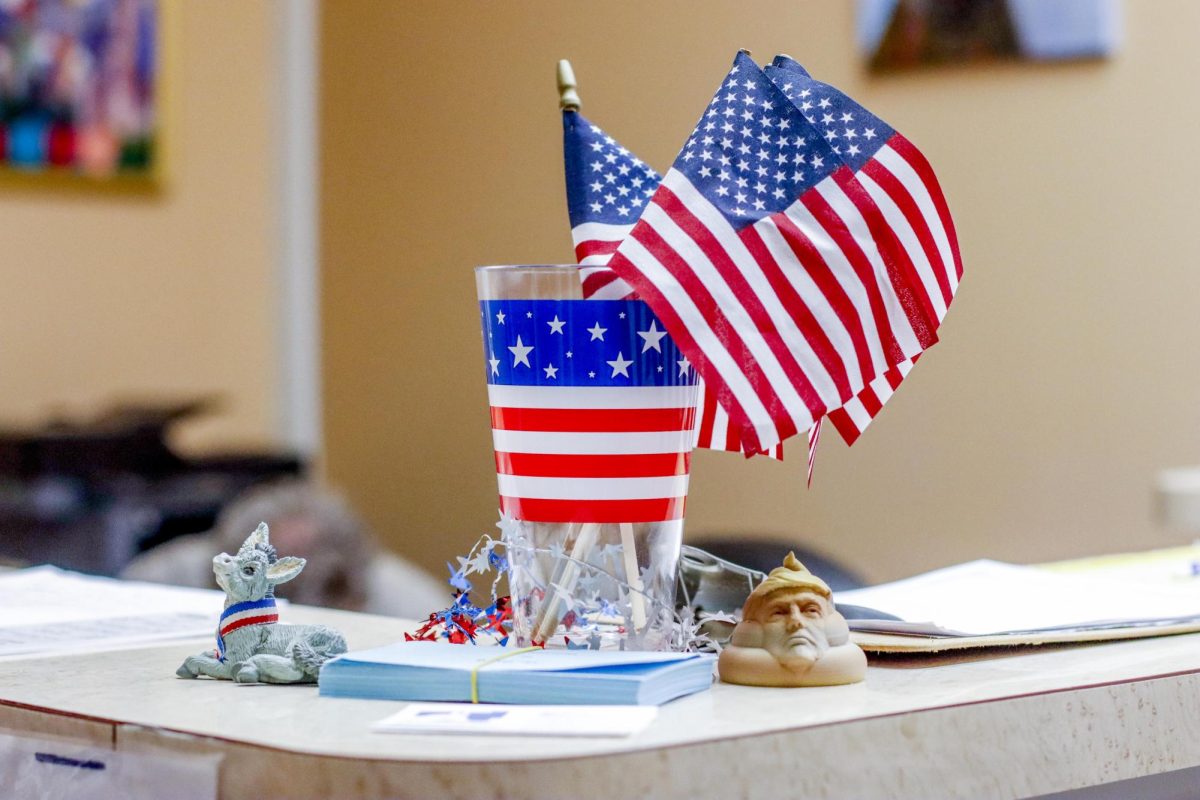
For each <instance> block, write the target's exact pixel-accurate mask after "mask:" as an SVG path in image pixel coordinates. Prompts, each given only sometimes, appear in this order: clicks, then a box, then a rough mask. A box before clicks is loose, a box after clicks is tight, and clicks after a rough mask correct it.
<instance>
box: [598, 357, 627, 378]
mask: <svg viewBox="0 0 1200 800" xmlns="http://www.w3.org/2000/svg"><path fill="white" fill-rule="evenodd" d="M604 363H606V364H608V365H609V366H610V367H612V375H610V376H609V377H611V378H615V377H617V376H618V375H624V376H625V377H626V378H628V377H629V365H630V364H632V363H633V362H632V361H627V360H625V355H624V354H623V353H617V357H616V359H615V360H613V361H606V362H604Z"/></svg>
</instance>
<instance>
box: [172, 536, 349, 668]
mask: <svg viewBox="0 0 1200 800" xmlns="http://www.w3.org/2000/svg"><path fill="white" fill-rule="evenodd" d="M269 535H270V531H269V530H268V529H267V523H265V522H264V523H262V524H260V525H259V526H258V528H257V529H256V530H255V531H254V533H252V534H250V536H249V537H248V538H247V539H246V541H245V542H244V543H243V544H242V547H241V549H240V550H238V554H237V555H236V556H231V555H229V554H227V553H221V555H219V556H216V557H215V558H213V572H214V573H215V574H216V577H217V584H218V585H219V586H220V587H221V588H222V589H224V590H225V595H226V597H225V610H224V611H223V612H222V613H221V621H220V622H219V623H218V625H217V649H216V650H215V651H212V652H204V653H200V654H199V655H194V656H188V657H187V659H186V660H185V661H184V662H183V665H182V666H180V667H179V669H177V670H176V671H175V674H176V675H178V676H179V677H181V678H196V677H199V676H200V675H207V676H209V677H210V678H222V679H224V680H230V679H232V680H235V681H237V682H238V683H313V682H314V681H316V680H317V676H318V674H319V673H320V671H321V665H322V664H324V663H325V662H326V661H328V660H329V659H330V658H333V657H334V656H336V655H339V654H341V653H344V652H346V640H345V639H343V638H342V635H341V634H340V633H338V632H337V631H335V630H333V629H332V628H326V627H325V626H324V625H280V624H279V614H278V613H277V612H276V610H275V586H276V585H278V584H280V583H283V582H285V581H290V580H291V579H292V578H294V577H296V576H297V575H299V574H300V570H302V569H304V559H303V558H295V557H293V556H286V557H284V558H279V557H278V556H277V555H276V554H275V548H274V547H272V546H271V543H270V541H268V536H269Z"/></svg>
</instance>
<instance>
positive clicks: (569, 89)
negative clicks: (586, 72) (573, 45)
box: [558, 58, 583, 111]
mask: <svg viewBox="0 0 1200 800" xmlns="http://www.w3.org/2000/svg"><path fill="white" fill-rule="evenodd" d="M582 105H583V101H582V100H580V99H579V92H577V91H576V89H575V70H573V69H571V62H570V61H567V60H566V59H565V58H564V59H562V60H561V61H559V62H558V107H559V108H561V109H562V110H563V111H578V110H579V108H580V107H581V106H582Z"/></svg>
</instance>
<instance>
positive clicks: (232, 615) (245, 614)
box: [217, 597, 279, 661]
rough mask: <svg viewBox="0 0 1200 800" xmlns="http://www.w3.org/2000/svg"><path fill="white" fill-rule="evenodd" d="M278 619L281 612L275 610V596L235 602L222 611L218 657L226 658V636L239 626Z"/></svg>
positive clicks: (260, 623)
mask: <svg viewBox="0 0 1200 800" xmlns="http://www.w3.org/2000/svg"><path fill="white" fill-rule="evenodd" d="M278 621H279V612H278V611H276V610H275V598H274V597H264V598H263V599H262V600H246V601H245V602H242V603H234V604H233V605H231V606H230V607H229V608H227V609H225V610H224V611H223V612H221V621H220V622H219V623H218V624H217V659H218V660H219V661H224V660H225V637H226V636H228V635H229V634H231V633H233V632H234V631H236V630H238V629H239V628H247V627H249V626H251V625H272V624H274V623H276V622H278Z"/></svg>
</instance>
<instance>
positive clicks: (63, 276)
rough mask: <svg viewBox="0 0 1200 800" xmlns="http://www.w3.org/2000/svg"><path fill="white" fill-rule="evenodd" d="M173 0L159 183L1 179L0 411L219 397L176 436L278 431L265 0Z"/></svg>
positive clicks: (17, 413) (255, 438) (197, 438)
mask: <svg viewBox="0 0 1200 800" xmlns="http://www.w3.org/2000/svg"><path fill="white" fill-rule="evenodd" d="M173 7H174V9H175V10H176V12H177V13H178V16H177V17H176V18H175V19H174V20H173V21H174V23H175V24H174V25H173V26H172V27H173V31H172V32H170V33H169V34H168V53H167V56H168V59H170V67H172V68H173V72H172V74H170V75H169V76H168V92H169V94H170V98H169V101H168V112H169V117H168V123H169V125H170V128H169V130H168V133H167V136H168V139H169V146H170V149H171V155H172V158H173V160H172V163H171V164H170V166H169V168H168V175H167V178H166V184H165V186H164V188H163V190H162V191H161V192H159V193H157V194H153V195H148V196H127V195H113V194H104V193H96V192H88V191H86V190H83V191H37V190H30V189H16V188H12V187H0V421H5V422H7V421H11V420H25V421H33V420H37V419H39V418H40V417H41V416H42V415H43V414H44V413H45V412H46V411H47V410H48V409H51V408H61V409H65V410H69V411H73V412H79V413H87V412H90V411H92V410H94V409H95V408H96V407H97V405H99V404H100V403H102V402H104V401H105V400H107V399H109V398H112V397H124V396H130V395H134V396H154V397H158V396H185V395H191V394H194V393H204V394H209V393H215V394H218V395H221V396H222V397H224V399H225V401H226V403H225V409H224V411H223V412H222V413H221V414H219V415H217V416H214V417H212V418H210V419H207V420H205V421H202V422H198V423H196V424H193V425H190V426H189V427H188V428H187V429H186V430H185V432H184V436H183V437H182V438H183V439H184V442H185V444H190V445H192V446H198V447H212V446H216V445H218V444H223V443H230V442H232V443H245V442H259V441H269V440H272V439H274V438H275V434H276V425H277V414H278V411H277V408H278V400H277V397H276V396H275V393H276V385H277V383H278V377H277V375H276V352H277V350H278V342H277V341H276V320H277V311H276V308H275V302H276V296H277V294H278V292H277V290H276V289H275V284H274V281H275V277H274V270H275V267H276V265H275V259H276V255H277V245H276V235H277V234H276V223H275V220H276V214H277V213H278V203H277V196H276V194H275V183H274V181H275V176H274V173H273V170H274V152H275V150H274V148H273V141H274V137H275V133H274V127H273V126H274V113H275V109H274V108H273V107H272V105H273V103H274V102H275V97H276V91H275V86H276V80H275V77H276V76H275V72H274V70H275V58H276V53H275V48H276V38H277V36H276V19H275V16H274V10H273V9H274V6H273V4H271V3H267V2H254V3H245V2H239V0H216V1H213V2H204V3H193V2H186V3H184V2H176V3H175V4H174V6H173Z"/></svg>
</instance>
